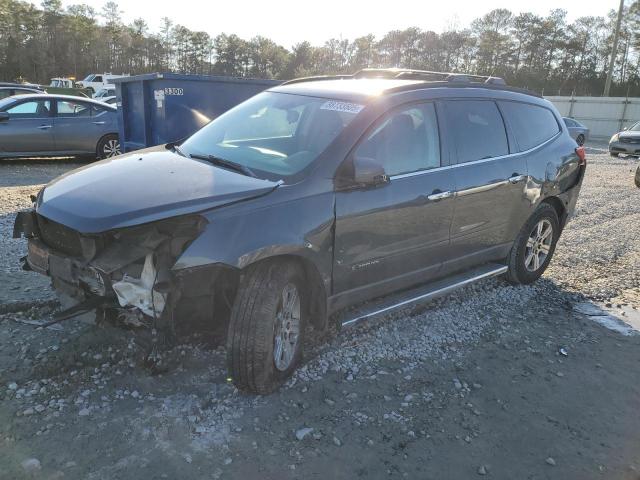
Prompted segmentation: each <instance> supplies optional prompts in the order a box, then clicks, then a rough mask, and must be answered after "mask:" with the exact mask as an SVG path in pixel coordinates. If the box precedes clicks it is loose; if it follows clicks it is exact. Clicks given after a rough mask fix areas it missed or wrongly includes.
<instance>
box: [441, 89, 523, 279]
mask: <svg viewBox="0 0 640 480" xmlns="http://www.w3.org/2000/svg"><path fill="white" fill-rule="evenodd" d="M444 110H445V112H446V118H447V124H448V126H449V129H450V130H451V131H452V132H453V134H452V135H453V143H454V158H455V162H456V166H455V168H453V171H454V172H455V182H456V185H457V192H456V199H455V214H454V216H453V222H452V225H451V252H452V255H453V260H452V261H451V264H450V265H449V267H452V268H455V269H460V268H466V267H469V266H473V265H477V264H481V263H485V262H488V261H493V260H496V259H499V258H503V256H506V255H507V254H508V251H509V248H510V242H511V241H512V240H513V239H514V238H515V232H517V231H518V230H519V228H520V226H521V225H522V223H523V222H524V220H525V219H526V216H524V215H526V212H527V211H528V205H529V202H528V201H527V198H526V195H525V188H526V180H527V163H526V160H525V157H524V156H523V155H518V154H516V153H517V151H516V148H515V145H512V143H513V140H511V142H510V139H509V136H508V135H507V129H506V127H505V123H504V120H503V117H502V114H501V112H500V110H499V108H498V105H497V104H496V102H494V101H493V100H484V99H482V100H480V99H478V100H475V99H469V100H466V99H465V100H449V101H446V102H444Z"/></svg>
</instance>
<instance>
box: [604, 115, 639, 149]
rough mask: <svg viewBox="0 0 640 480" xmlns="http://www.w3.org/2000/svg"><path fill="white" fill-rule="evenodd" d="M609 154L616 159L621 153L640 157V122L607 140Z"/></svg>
mask: <svg viewBox="0 0 640 480" xmlns="http://www.w3.org/2000/svg"><path fill="white" fill-rule="evenodd" d="M609 153H610V154H611V156H612V157H617V156H618V155H620V154H621V153H624V154H627V155H632V156H635V157H639V156H640V122H636V123H634V124H633V125H631V126H630V127H629V128H625V129H624V130H622V131H621V132H618V133H616V134H615V135H613V136H612V137H611V139H610V140H609Z"/></svg>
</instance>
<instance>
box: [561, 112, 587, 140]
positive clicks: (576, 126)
mask: <svg viewBox="0 0 640 480" xmlns="http://www.w3.org/2000/svg"><path fill="white" fill-rule="evenodd" d="M562 119H563V120H564V124H565V125H566V126H567V129H568V130H569V135H571V138H573V139H574V140H575V141H576V143H577V144H578V145H584V142H586V141H587V139H588V138H589V128H587V127H585V126H584V125H583V124H581V123H580V122H579V121H577V120H576V119H575V118H568V117H562Z"/></svg>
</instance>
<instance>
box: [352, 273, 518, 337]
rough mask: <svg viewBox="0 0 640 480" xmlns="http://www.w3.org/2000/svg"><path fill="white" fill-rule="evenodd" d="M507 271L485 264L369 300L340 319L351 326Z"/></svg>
mask: <svg viewBox="0 0 640 480" xmlns="http://www.w3.org/2000/svg"><path fill="white" fill-rule="evenodd" d="M506 271H507V267H506V266H505V265H500V264H496V263H490V264H487V265H483V266H481V267H478V268H474V269H473V270H468V271H465V272H462V273H459V274H457V275H453V276H451V277H447V278H444V279H442V280H437V281H435V282H432V283H428V284H426V285H421V286H419V287H417V288H413V289H411V290H408V291H405V292H402V293H399V294H393V295H390V296H388V297H383V298H382V299H380V300H378V301H375V300H374V301H373V302H368V303H367V304H365V305H363V306H362V307H360V308H358V309H356V310H350V311H348V312H347V313H346V314H344V315H341V316H343V317H344V319H342V320H339V322H340V324H341V325H342V326H343V327H346V326H350V325H353V324H355V323H358V322H360V321H362V320H366V319H368V318H371V317H374V316H377V315H381V314H383V313H390V312H392V311H394V310H397V309H399V308H402V307H406V306H407V305H411V304H416V303H422V302H427V301H429V300H433V299H434V298H437V297H441V296H443V295H446V294H447V293H449V292H452V291H453V290H456V289H458V288H462V287H465V286H467V285H469V284H471V283H474V282H477V281H478V280H482V279H485V278H490V277H495V276H496V275H501V274H503V273H505V272H506Z"/></svg>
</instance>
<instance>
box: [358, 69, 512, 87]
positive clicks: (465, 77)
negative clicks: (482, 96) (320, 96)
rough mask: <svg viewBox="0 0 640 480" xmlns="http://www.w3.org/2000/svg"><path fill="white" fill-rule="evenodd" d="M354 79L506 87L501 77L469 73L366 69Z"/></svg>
mask: <svg viewBox="0 0 640 480" xmlns="http://www.w3.org/2000/svg"><path fill="white" fill-rule="evenodd" d="M353 77H354V78H380V77H382V78H398V79H400V78H405V79H412V80H425V81H445V82H456V83H469V82H477V83H480V82H484V83H487V84H490V85H506V84H507V83H506V82H505V81H504V79H503V78H501V77H494V76H490V75H470V74H467V73H453V72H434V71H430V70H413V69H409V68H364V69H362V70H359V71H358V72H356V73H354V74H353Z"/></svg>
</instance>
